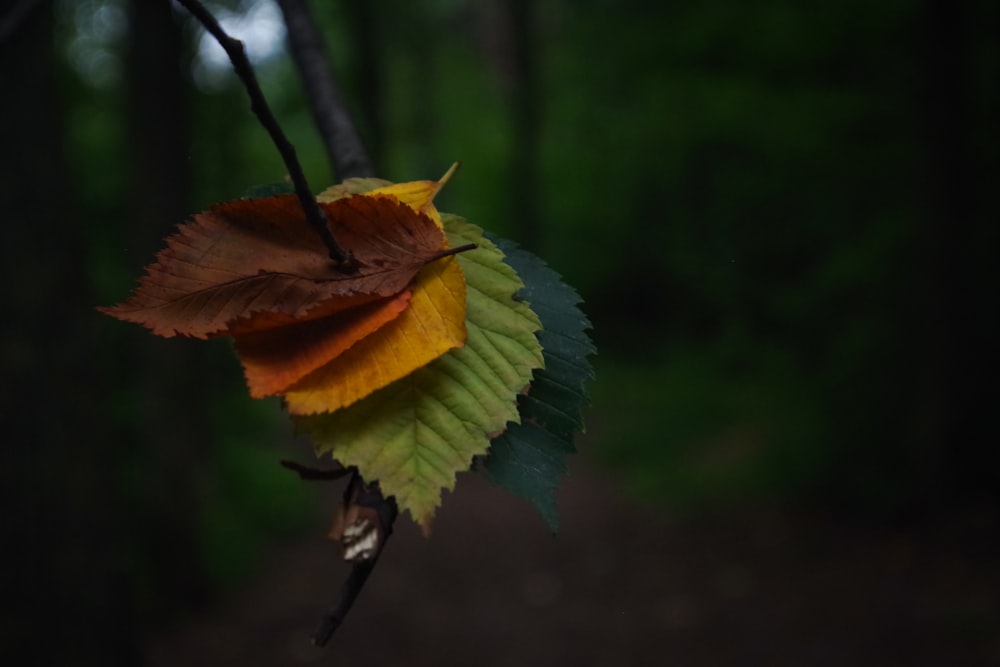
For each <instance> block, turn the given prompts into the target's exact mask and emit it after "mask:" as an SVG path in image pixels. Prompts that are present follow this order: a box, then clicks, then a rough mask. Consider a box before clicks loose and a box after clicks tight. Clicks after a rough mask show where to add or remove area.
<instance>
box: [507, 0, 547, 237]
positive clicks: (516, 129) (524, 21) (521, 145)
mask: <svg viewBox="0 0 1000 667" xmlns="http://www.w3.org/2000/svg"><path fill="white" fill-rule="evenodd" d="M535 11H536V8H535V3H534V2H532V1H531V0H507V13H508V16H509V18H510V32H511V46H512V61H513V62H512V65H513V67H512V74H513V76H512V86H511V100H510V103H511V111H510V113H511V126H512V133H513V141H512V147H511V174H510V184H511V190H510V191H511V192H512V193H514V196H513V201H515V202H516V205H515V208H514V209H513V210H512V211H511V213H512V216H511V219H512V220H514V221H515V224H516V227H515V228H514V237H515V238H516V239H517V241H518V242H519V243H521V244H522V245H523V246H525V247H526V248H528V249H529V250H532V251H534V252H540V251H541V249H540V248H539V247H538V243H539V238H540V233H539V231H540V230H539V222H540V220H539V216H538V179H539V168H538V166H539V165H538V158H539V156H538V63H537V48H536V39H535Z"/></svg>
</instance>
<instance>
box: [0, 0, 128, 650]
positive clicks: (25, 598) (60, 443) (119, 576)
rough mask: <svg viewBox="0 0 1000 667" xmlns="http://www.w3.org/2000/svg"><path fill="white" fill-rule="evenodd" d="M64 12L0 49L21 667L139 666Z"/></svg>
mask: <svg viewBox="0 0 1000 667" xmlns="http://www.w3.org/2000/svg"><path fill="white" fill-rule="evenodd" d="M53 45H54V16H53V8H52V3H42V6H41V7H40V8H37V9H35V10H33V11H32V12H31V13H30V15H28V16H26V18H25V20H24V21H23V22H22V23H20V24H19V25H18V26H17V28H16V29H15V30H14V31H13V32H12V33H11V34H9V35H8V36H7V38H6V40H5V41H4V43H3V44H0V79H2V80H3V82H4V96H5V102H4V103H3V104H0V123H2V127H4V128H5V138H4V147H3V150H2V151H0V211H2V213H0V215H2V217H3V222H4V225H3V227H4V240H3V243H2V244H0V255H2V261H0V267H2V269H0V270H2V271H3V284H4V289H3V290H2V292H0V294H2V296H0V309H2V312H3V313H4V320H5V321H6V322H8V323H13V325H10V324H7V325H5V327H4V336H3V338H2V343H3V348H2V365H3V385H2V388H0V392H2V404H3V410H4V426H5V447H4V450H5V451H4V457H5V458H4V463H3V466H2V468H3V471H4V473H3V474H4V477H5V479H4V480H3V481H2V486H3V489H4V492H5V493H7V494H10V496H11V497H9V498H8V499H7V502H5V503H4V517H5V518H4V540H5V544H6V545H7V549H6V551H7V555H8V556H9V557H11V558H13V562H11V560H10V558H8V561H7V562H6V564H5V566H4V576H5V577H6V581H7V583H6V584H5V585H4V587H3V591H4V594H3V597H4V606H5V608H6V609H7V614H6V615H5V618H4V623H3V627H2V630H0V644H2V646H3V649H4V651H5V652H6V653H7V654H8V655H10V656H11V660H10V661H5V662H8V664H14V663H15V662H16V663H17V664H50V665H80V666H88V665H95V666H98V665H100V666H101V667H108V666H112V665H136V664H138V663H139V657H138V645H137V635H136V633H135V632H134V631H133V630H134V627H133V624H134V621H133V619H134V613H133V609H132V606H131V600H132V597H131V596H130V594H129V591H128V588H127V583H126V578H125V576H124V572H125V570H126V568H125V567H124V556H123V555H124V554H125V553H126V550H125V549H124V548H123V547H124V544H123V537H122V535H123V533H122V531H121V517H120V516H119V515H118V507H119V504H118V498H117V497H116V495H115V485H114V479H113V477H114V475H113V471H114V463H115V461H116V455H117V451H116V450H117V446H116V445H115V442H114V439H113V438H111V437H109V436H110V431H109V426H108V423H107V420H106V419H105V415H106V413H107V405H105V404H104V403H103V402H102V401H103V396H104V395H103V393H102V391H101V386H102V381H103V380H102V369H101V368H100V360H101V356H100V353H99V348H100V341H99V340H98V337H97V334H96V328H95V324H96V321H97V319H98V316H97V314H96V313H94V311H93V307H94V298H93V295H92V294H91V292H90V289H89V286H88V280H87V275H86V272H85V260H86V252H85V249H86V233H87V228H86V226H85V225H83V224H81V218H80V215H79V211H78V210H77V209H76V207H75V204H74V198H73V192H72V187H71V181H70V177H69V171H68V169H67V164H66V157H65V155H64V152H63V144H64V137H65V127H66V126H65V119H64V117H63V109H64V108H65V104H64V101H63V100H62V99H61V98H60V96H59V94H58V87H57V84H56V82H57V78H58V77H57V70H58V69H59V66H58V61H57V59H56V53H57V51H56V49H55V48H54V46H53Z"/></svg>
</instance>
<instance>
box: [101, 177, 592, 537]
mask: <svg viewBox="0 0 1000 667" xmlns="http://www.w3.org/2000/svg"><path fill="white" fill-rule="evenodd" d="M451 173H452V172H451V171H449V173H448V174H446V175H445V177H444V178H442V179H440V180H438V181H414V182H410V183H400V184H391V183H388V182H387V181H382V180H379V179H349V180H347V181H345V182H343V183H341V184H340V185H337V186H334V187H332V188H329V189H328V190H326V191H325V192H323V193H321V194H320V195H319V196H318V197H317V200H318V201H319V202H320V206H321V207H322V208H323V211H324V213H325V215H326V217H327V220H328V224H329V229H330V231H331V232H332V233H333V235H334V236H335V237H336V238H337V240H338V242H339V243H340V244H341V245H342V246H343V247H344V248H346V249H347V250H348V251H349V252H350V253H351V256H352V257H353V261H352V266H351V267H350V269H349V270H348V269H347V268H345V267H344V266H343V265H338V264H336V263H334V262H332V261H331V260H330V258H329V256H328V253H327V249H326V247H325V246H324V244H323V241H322V240H321V238H320V236H319V235H318V234H316V233H315V231H314V230H313V229H312V228H311V227H310V226H309V224H308V223H307V221H306V218H305V215H304V213H303V211H302V207H301V205H300V204H299V201H298V199H297V198H296V197H295V196H293V195H290V194H285V195H275V196H267V197H258V198H249V199H242V200H237V201H232V202H226V203H223V204H219V205H216V206H213V207H212V208H210V209H209V210H207V211H205V212H202V213H200V214H198V215H196V216H194V218H193V219H192V220H191V221H189V222H187V223H185V224H183V225H181V226H180V228H179V230H178V231H177V233H175V234H174V235H172V236H171V237H169V238H168V239H167V247H166V248H165V249H164V250H162V251H161V252H160V253H159V255H158V256H157V258H156V262H155V263H154V264H152V265H151V266H149V267H148V268H147V272H146V275H145V276H144V277H143V278H142V279H141V280H140V281H139V284H138V286H137V288H136V289H135V290H134V292H133V293H132V295H131V296H130V297H129V298H128V299H127V300H126V301H125V302H123V303H121V304H119V305H117V306H114V307H110V308H103V309H101V310H102V311H103V312H105V313H107V314H109V315H112V316H114V317H117V318H119V319H122V320H127V321H131V322H135V323H138V324H141V325H143V326H145V327H147V328H149V329H150V330H152V332H153V333H154V334H157V335H161V336H165V337H171V336H177V335H180V336H188V337H194V338H210V337H217V336H230V337H232V338H233V339H234V341H235V348H236V351H237V353H238V355H239V357H240V360H241V362H242V364H243V369H244V372H245V375H246V380H247V385H248V387H249V390H250V394H251V395H252V396H254V397H256V398H262V397H266V396H281V397H282V399H283V401H284V405H285V407H286V409H287V410H288V412H289V413H290V415H291V416H292V419H293V420H294V422H295V424H296V427H297V429H298V430H299V431H300V432H302V433H305V434H308V435H309V436H310V437H311V439H312V441H313V443H314V445H315V448H316V452H317V454H318V455H324V454H330V455H331V456H332V457H333V458H334V459H336V460H337V461H338V462H340V463H341V464H342V465H344V466H346V467H354V468H356V469H357V470H358V472H359V473H360V475H361V476H362V477H363V478H364V479H365V480H368V481H378V483H379V486H380V488H381V489H382V492H383V493H384V494H385V495H386V496H393V497H395V499H396V502H397V503H398V505H399V507H400V508H401V509H404V510H407V511H409V512H410V514H411V516H412V517H413V518H414V520H415V521H416V522H417V523H419V524H420V525H421V526H422V527H423V528H424V529H425V531H426V530H427V529H428V528H429V526H430V523H431V520H432V518H433V516H434V512H435V510H436V508H437V507H438V506H439V505H440V502H441V491H442V489H448V490H451V489H453V488H454V484H455V475H456V473H457V472H460V471H462V470H467V469H469V468H470V466H471V465H472V464H473V461H477V460H485V463H484V464H483V465H482V466H481V469H482V470H483V472H484V473H485V474H486V475H487V476H488V477H489V478H490V479H492V480H494V481H495V482H497V483H498V484H500V485H502V486H504V487H506V488H508V489H510V490H511V491H512V492H514V493H516V494H518V495H520V496H522V497H524V498H526V499H527V500H529V501H530V502H532V503H533V504H534V505H535V506H536V507H537V508H538V509H539V511H540V512H541V514H542V515H543V517H544V518H545V519H546V521H548V523H549V524H550V526H551V527H552V528H553V530H555V528H556V527H557V523H556V515H555V489H556V488H557V486H558V482H559V479H560V477H561V476H562V474H563V473H564V472H565V465H566V464H565V457H566V455H567V454H568V453H569V452H572V451H573V446H572V439H573V435H574V434H575V433H576V432H577V431H579V430H581V429H582V427H583V424H582V420H581V416H580V411H581V408H582V406H583V405H584V403H585V401H586V397H585V393H584V388H583V385H584V382H585V381H586V380H587V379H589V378H590V377H591V375H592V372H591V369H590V365H589V363H588V361H587V357H588V355H590V354H592V353H593V347H592V346H591V344H590V341H589V339H588V338H587V335H586V330H587V328H588V327H589V323H588V322H587V320H586V318H585V317H584V316H583V315H582V313H581V312H580V311H579V309H578V307H577V303H578V302H579V297H578V296H577V295H576V293H575V292H574V291H573V290H572V289H571V288H569V287H567V286H566V285H564V284H563V283H562V282H561V281H560V280H559V276H558V275H557V274H555V273H554V272H553V271H552V270H551V269H549V268H548V267H546V266H545V265H544V264H543V263H542V262H541V261H540V260H539V259H538V258H537V257H535V256H533V255H531V254H530V253H527V252H525V251H523V250H520V249H518V248H516V246H514V245H513V244H510V243H509V242H503V241H498V242H494V241H493V240H491V239H489V238H487V237H486V236H484V234H483V232H482V230H481V229H479V228H478V227H476V226H474V225H472V224H470V223H469V222H467V221H466V220H464V219H463V218H460V217H458V216H454V215H447V214H445V215H442V214H440V213H439V212H438V211H437V209H436V208H435V206H434V204H433V199H434V196H435V195H436V194H437V192H438V191H439V190H440V188H441V187H442V186H443V185H444V183H445V182H446V181H447V179H448V177H449V176H450V174H451ZM505 251H506V254H505ZM491 443H492V449H491Z"/></svg>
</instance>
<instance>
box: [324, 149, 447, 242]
mask: <svg viewBox="0 0 1000 667" xmlns="http://www.w3.org/2000/svg"><path fill="white" fill-rule="evenodd" d="M457 170H458V162H456V163H455V164H453V165H451V167H450V168H449V169H448V171H447V172H445V174H444V176H442V177H441V178H439V179H438V180H436V181H409V182H408V183H388V182H387V181H382V180H380V179H374V178H357V179H348V180H347V181H344V182H343V183H341V184H339V185H335V186H333V187H330V188H327V189H326V190H324V191H323V192H321V193H320V194H319V196H317V197H316V199H318V200H319V201H321V202H328V201H333V200H334V199H340V198H341V197H349V196H351V195H361V196H373V195H391V196H393V197H395V198H396V199H398V200H399V201H400V202H401V203H403V204H406V205H407V206H409V207H410V208H412V209H413V210H414V211H416V212H418V213H423V214H424V215H426V216H427V217H428V218H430V219H431V220H433V221H434V222H435V223H436V224H437V226H438V227H439V228H441V229H444V225H443V224H442V222H441V214H440V213H438V210H437V209H436V208H435V207H434V203H433V202H434V197H435V196H436V195H437V193H438V192H440V191H441V188H443V187H444V185H445V183H447V182H448V181H449V180H451V177H452V175H454V173H455V172H456V171H457Z"/></svg>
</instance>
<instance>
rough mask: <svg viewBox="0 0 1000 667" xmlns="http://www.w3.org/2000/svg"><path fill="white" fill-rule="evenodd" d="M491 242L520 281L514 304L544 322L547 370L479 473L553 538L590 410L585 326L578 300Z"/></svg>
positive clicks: (538, 265)
mask: <svg viewBox="0 0 1000 667" xmlns="http://www.w3.org/2000/svg"><path fill="white" fill-rule="evenodd" d="M494 241H495V242H496V244H497V245H498V246H499V247H500V249H501V250H503V251H504V253H506V255H507V259H506V261H507V263H508V264H509V265H510V266H511V267H513V268H514V270H515V271H517V272H518V275H520V276H521V279H522V280H523V281H524V284H525V287H524V289H523V290H521V293H520V295H519V296H520V297H521V298H523V299H524V300H525V301H527V302H528V303H530V304H531V307H532V309H533V310H534V311H535V312H536V313H537V314H538V317H539V318H540V319H541V321H542V331H541V332H539V334H538V339H539V341H540V342H541V344H542V352H543V354H544V356H545V368H544V369H543V370H540V371H537V372H536V373H535V376H534V379H533V380H532V383H531V388H530V390H529V392H528V394H527V395H525V396H522V397H521V398H520V399H519V400H518V410H519V412H520V414H521V423H520V424H511V425H510V427H509V428H508V429H507V430H506V431H505V432H504V433H503V434H502V435H500V436H499V437H497V438H495V439H494V440H493V443H492V446H491V447H490V455H489V457H488V458H487V459H486V464H485V470H484V472H485V474H486V476H487V477H488V478H489V479H490V480H492V481H493V482H495V483H496V484H498V485H500V486H502V487H504V488H506V489H507V490H508V491H510V492H511V493H513V494H515V495H517V496H520V497H522V498H524V499H525V500H527V501H528V502H530V503H531V504H532V505H533V506H534V507H535V509H537V510H538V511H539V513H540V514H541V515H542V518H544V519H545V521H546V522H547V523H548V524H549V527H550V528H551V529H552V531H553V532H555V531H557V530H558V529H559V519H558V516H557V515H556V507H555V500H556V498H555V496H556V491H557V490H558V488H559V482H560V481H561V478H562V476H563V475H564V474H565V473H566V457H567V455H569V454H571V453H573V452H574V451H575V449H574V447H573V436H574V435H575V434H576V433H577V432H579V431H582V430H583V416H582V413H581V411H582V408H583V406H584V405H586V404H587V402H588V401H587V394H586V391H585V390H584V383H585V382H586V381H587V380H590V379H592V378H593V377H594V370H593V368H592V367H591V365H590V361H589V359H588V357H589V356H590V355H592V354H594V352H595V348H594V345H593V343H591V341H590V338H589V337H588V336H587V333H586V332H587V330H588V329H590V321H589V320H588V319H587V317H586V316H585V315H584V314H583V312H582V311H581V310H580V308H579V307H578V306H577V304H579V303H580V301H581V299H580V296H579V295H578V294H577V293H576V290H574V289H573V288H572V287H570V286H569V285H567V284H566V283H564V282H562V280H561V279H560V277H559V274H558V273H556V272H555V271H553V270H552V269H550V268H549V267H548V266H546V264H545V263H544V262H542V260H540V259H539V258H538V257H536V256H535V255H533V254H531V253H529V252H527V251H525V250H522V249H520V248H518V247H517V246H516V245H515V244H514V243H512V242H510V241H505V240H503V239H494Z"/></svg>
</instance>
